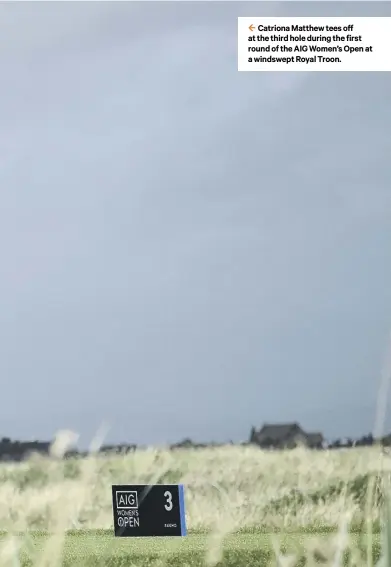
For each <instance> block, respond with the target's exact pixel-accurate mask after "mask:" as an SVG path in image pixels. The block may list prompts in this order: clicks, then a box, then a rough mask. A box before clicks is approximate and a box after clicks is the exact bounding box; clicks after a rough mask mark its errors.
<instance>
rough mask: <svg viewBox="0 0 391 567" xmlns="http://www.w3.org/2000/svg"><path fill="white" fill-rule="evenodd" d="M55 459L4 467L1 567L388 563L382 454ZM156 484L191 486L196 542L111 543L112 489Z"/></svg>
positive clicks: (139, 454)
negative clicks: (383, 547)
mask: <svg viewBox="0 0 391 567" xmlns="http://www.w3.org/2000/svg"><path fill="white" fill-rule="evenodd" d="M58 456H59V455H58V452H56V451H53V456H52V457H50V458H42V457H34V458H32V459H30V460H29V461H27V462H24V463H19V464H2V465H1V466H0V531H1V534H0V567H1V566H3V565H4V566H10V567H11V565H12V567H16V565H32V566H33V565H34V567H38V566H39V567H55V566H59V565H69V566H71V565H72V566H76V565H80V566H81V565H86V566H87V565H94V566H95V565H102V566H103V565H113V566H117V565H140V566H141V567H144V566H147V565H148V566H152V565H153V566H156V567H158V566H160V567H162V566H163V565H172V566H174V567H176V566H178V567H179V566H186V565H189V566H198V565H209V566H212V565H219V566H226V567H230V566H232V567H234V566H235V567H242V566H243V567H244V566H250V567H251V566H253V565H254V566H255V565H269V564H270V565H272V564H273V565H276V562H277V564H278V565H279V564H281V565H282V564H283V567H292V566H293V565H296V564H297V565H299V564H300V565H301V564H303V565H304V563H305V564H306V565H310V564H315V563H316V564H319V562H320V563H323V564H325V565H333V566H335V567H338V566H339V565H341V564H342V563H343V564H346V565H351V566H353V565H362V566H364V565H365V566H366V567H372V565H373V562H375V561H377V560H378V557H379V553H380V539H379V535H378V533H379V531H380V525H381V510H382V506H383V502H384V497H385V489H384V482H385V479H386V478H388V476H389V471H390V470H391V458H390V457H389V456H388V455H384V454H383V453H382V451H381V450H380V449H379V448H378V447H372V448H361V449H349V450H346V451H344V450H340V451H320V452H314V451H309V450H306V449H296V450H293V451H270V452H268V451H261V450H259V449H258V448H256V447H235V446H228V447H222V448H205V449H183V450H177V451H169V450H164V449H147V450H139V451H136V452H135V453H133V454H129V455H113V456H102V455H99V454H94V453H92V454H91V455H90V456H89V457H88V458H86V459H72V460H61V459H59V458H58ZM159 482H161V483H179V482H181V483H183V484H184V485H185V500H186V521H187V526H188V529H189V536H188V537H187V538H165V539H152V540H150V539H147V538H137V539H124V538H114V537H113V523H112V522H113V520H112V509H111V485H112V484H128V483H129V484H131V483H140V484H155V483H159ZM368 531H369V535H368ZM348 532H350V534H348ZM370 532H373V533H374V534H375V535H372V536H371V533H370ZM280 545H283V548H282V549H281V547H280ZM284 546H285V548H284ZM341 550H342V551H341ZM292 552H293V555H292V556H291V554H292ZM287 553H288V555H286V554H287ZM338 553H339V554H340V557H339V558H338ZM336 557H337V559H336Z"/></svg>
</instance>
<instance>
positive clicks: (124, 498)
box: [115, 490, 138, 510]
mask: <svg viewBox="0 0 391 567" xmlns="http://www.w3.org/2000/svg"><path fill="white" fill-rule="evenodd" d="M115 500H116V503H117V508H118V510H136V509H137V508H138V500H137V492H136V490H118V491H117V492H116V493H115Z"/></svg>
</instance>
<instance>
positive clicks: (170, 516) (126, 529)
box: [112, 484, 186, 537]
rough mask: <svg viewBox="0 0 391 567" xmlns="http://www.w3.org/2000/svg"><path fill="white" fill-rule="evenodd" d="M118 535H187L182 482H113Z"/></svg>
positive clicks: (114, 510)
mask: <svg viewBox="0 0 391 567" xmlns="http://www.w3.org/2000/svg"><path fill="white" fill-rule="evenodd" d="M112 491H113V513H114V535H116V536H118V537H140V536H185V535H186V519H185V498H184V490H183V485H182V484H179V485H178V484H155V485H148V484H131V485H113V487H112Z"/></svg>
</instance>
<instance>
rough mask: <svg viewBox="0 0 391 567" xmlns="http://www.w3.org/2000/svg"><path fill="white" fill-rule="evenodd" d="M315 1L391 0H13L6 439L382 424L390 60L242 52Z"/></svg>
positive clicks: (201, 434)
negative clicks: (244, 58) (254, 69)
mask: <svg viewBox="0 0 391 567" xmlns="http://www.w3.org/2000/svg"><path fill="white" fill-rule="evenodd" d="M311 14H314V15H363V14H372V15H391V5H390V4H388V3H385V2H384V3H379V4H377V5H376V4H375V3H374V2H371V3H370V4H364V3H361V4H355V5H354V4H353V3H349V4H348V5H346V4H345V5H342V4H341V3H338V4H337V3H329V4H327V5H326V4H320V3H317V4H309V3H303V4H291V3H290V4H289V5H287V4H285V5H283V4H278V3H268V4H260V3H255V2H252V3H240V4H239V3H235V2H229V3H222V2H217V3H212V2H208V3H205V2H199V3H195V4H194V3H190V2H186V3H179V2H174V3H171V4H170V3H164V2H161V3H151V2H147V3H136V2H134V3H114V2H112V3H103V2H102V3H94V2H87V3H82V2H78V3H73V2H70V3H57V2H56V3H54V2H53V3H36V2H31V3H19V2H17V3H12V4H11V3H10V4H6V3H1V5H0V77H1V88H0V259H1V264H0V301H1V305H0V376H1V388H2V391H1V396H0V399H1V402H0V403H1V413H0V436H2V435H7V436H11V437H13V438H15V437H16V438H26V439H27V438H28V439H30V438H40V439H43V438H52V437H53V435H54V433H55V432H56V431H57V430H58V429H61V428H64V427H66V428H72V429H74V430H76V431H78V432H79V433H81V435H82V440H84V441H87V442H88V440H89V439H90V437H91V436H92V435H93V433H94V432H95V431H96V429H97V428H98V427H99V425H100V424H101V423H102V421H103V420H107V421H108V423H109V424H110V426H111V432H110V435H109V439H110V440H112V441H129V442H137V443H164V442H167V441H176V440H179V439H182V438H184V437H187V436H190V437H192V438H194V439H196V440H212V439H214V440H220V441H223V440H228V439H234V440H240V439H245V438H246V437H247V436H248V433H249V429H250V427H251V425H252V424H254V425H256V426H260V425H261V424H262V423H263V422H264V421H269V422H273V421H276V422H279V421H287V420H298V421H299V422H300V423H301V424H302V425H303V427H305V428H307V429H309V430H321V431H323V432H324V434H325V435H326V436H328V437H335V436H344V435H356V436H358V435H362V434H363V433H366V432H367V431H369V430H370V429H371V428H372V425H373V422H374V412H375V401H376V395H377V390H378V384H379V378H380V372H381V366H382V362H383V359H384V356H385V352H386V347H387V340H388V334H389V331H390V321H391V318H390V315H391V309H390V306H391V263H390V259H391V256H390V252H391V238H390V236H391V230H390V229H391V161H390V157H391V135H390V132H391V104H390V101H391V75H390V74H387V73H372V74H370V73H356V74H353V73H350V74H349V73H344V74H342V73H285V74H283V73H270V74H266V73H238V72H237V59H236V30H237V19H236V18H237V16H251V15H254V16H261V15H311ZM388 425H389V427H390V428H391V420H389V422H388Z"/></svg>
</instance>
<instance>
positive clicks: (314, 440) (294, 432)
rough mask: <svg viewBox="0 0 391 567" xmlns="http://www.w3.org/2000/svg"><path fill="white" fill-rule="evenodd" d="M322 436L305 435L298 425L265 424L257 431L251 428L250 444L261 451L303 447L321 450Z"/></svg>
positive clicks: (319, 434)
mask: <svg viewBox="0 0 391 567" xmlns="http://www.w3.org/2000/svg"><path fill="white" fill-rule="evenodd" d="M323 441H324V440H323V435H322V434H321V433H307V432H306V431H304V430H303V429H302V428H301V427H300V425H299V424H298V423H277V424H270V423H265V424H264V425H263V427H261V429H259V430H258V431H257V430H256V429H255V427H253V428H252V430H251V434H250V443H254V444H255V445H259V447H261V448H262V449H293V448H294V447H297V446H300V445H301V446H305V447H308V448H311V449H322V447H323Z"/></svg>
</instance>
